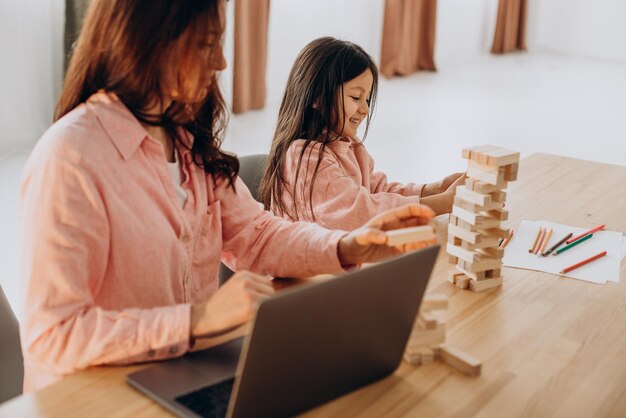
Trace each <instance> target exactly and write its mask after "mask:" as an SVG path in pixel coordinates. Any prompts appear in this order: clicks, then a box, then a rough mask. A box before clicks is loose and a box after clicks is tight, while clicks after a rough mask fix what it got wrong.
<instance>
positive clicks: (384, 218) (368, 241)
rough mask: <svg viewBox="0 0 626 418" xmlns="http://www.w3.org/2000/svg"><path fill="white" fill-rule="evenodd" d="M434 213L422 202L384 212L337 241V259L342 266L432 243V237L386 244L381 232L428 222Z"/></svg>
mask: <svg viewBox="0 0 626 418" xmlns="http://www.w3.org/2000/svg"><path fill="white" fill-rule="evenodd" d="M433 216H435V212H433V210H432V209H430V208H429V207H428V206H424V205H406V206H402V207H399V208H395V209H391V210H388V211H386V212H383V213H381V214H380V215H378V216H375V217H374V218H372V219H371V220H370V221H369V222H368V223H366V224H365V225H363V226H362V227H360V228H358V229H355V230H354V231H352V232H350V233H349V234H347V235H346V236H344V237H343V238H341V240H339V245H338V247H337V253H338V255H339V261H340V262H341V264H342V265H343V266H349V265H358V264H363V263H366V262H372V261H377V260H381V259H383V258H387V257H390V256H392V255H397V254H401V253H403V252H406V251H409V250H413V249H418V248H424V247H427V246H428V245H432V244H435V240H432V241H423V242H418V243H412V244H406V245H401V246H398V247H389V246H387V235H386V234H385V232H384V231H389V230H392V229H398V228H407V227H410V226H418V225H427V224H428V223H429V222H430V220H431V219H432V218H433Z"/></svg>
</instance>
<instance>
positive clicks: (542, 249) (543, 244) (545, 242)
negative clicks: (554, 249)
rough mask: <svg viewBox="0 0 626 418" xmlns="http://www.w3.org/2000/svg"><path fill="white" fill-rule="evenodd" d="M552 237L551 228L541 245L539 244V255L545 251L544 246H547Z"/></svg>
mask: <svg viewBox="0 0 626 418" xmlns="http://www.w3.org/2000/svg"><path fill="white" fill-rule="evenodd" d="M551 236H552V228H550V229H549V230H548V233H547V234H546V236H545V237H544V239H543V243H542V244H541V247H539V254H541V253H543V252H544V251H545V249H546V246H547V245H548V241H550V237H551Z"/></svg>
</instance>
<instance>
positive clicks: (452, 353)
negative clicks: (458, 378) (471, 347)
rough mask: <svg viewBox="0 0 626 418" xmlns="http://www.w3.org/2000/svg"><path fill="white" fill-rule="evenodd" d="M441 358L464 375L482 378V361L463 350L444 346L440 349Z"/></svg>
mask: <svg viewBox="0 0 626 418" xmlns="http://www.w3.org/2000/svg"><path fill="white" fill-rule="evenodd" d="M439 358H440V359H441V360H443V361H444V362H445V363H447V364H449V365H450V366H452V367H454V368H455V369H457V370H458V371H460V372H461V373H463V374H466V375H468V376H480V372H481V368H482V364H481V363H480V360H478V359H476V358H474V357H472V356H470V355H469V354H467V353H464V352H462V351H461V350H457V349H455V348H452V347H450V346H447V345H445V344H444V345H442V346H441V348H440V352H439Z"/></svg>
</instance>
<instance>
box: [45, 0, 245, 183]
mask: <svg viewBox="0 0 626 418" xmlns="http://www.w3.org/2000/svg"><path fill="white" fill-rule="evenodd" d="M209 30H211V31H216V32H218V33H219V34H221V32H222V31H223V28H222V27H221V23H220V20H219V11H218V1H217V0H184V1H171V0H93V1H92V2H91V4H90V6H89V9H88V11H87V16H86V18H85V22H84V24H83V28H82V30H81V33H80V35H79V37H78V40H77V44H76V48H75V50H74V51H73V53H72V57H71V60H70V63H69V66H68V70H67V74H66V76H65V82H64V85H63V90H62V92H61V96H60V98H59V101H58V103H57V108H56V112H55V121H56V120H58V119H59V118H61V117H62V116H64V115H65V114H67V113H68V112H70V111H71V110H72V109H74V108H75V107H76V106H78V105H79V104H81V103H83V102H85V101H86V100H87V99H88V98H89V97H90V96H91V95H92V94H94V93H96V92H97V91H98V90H102V89H103V90H105V91H107V92H110V93H115V94H116V95H117V96H118V97H119V98H120V100H121V101H122V102H123V103H124V104H125V105H126V107H127V108H128V109H129V110H130V111H131V112H132V113H133V114H134V115H135V117H136V118H137V119H138V120H139V121H140V122H142V123H145V124H149V125H155V126H162V127H163V128H164V129H165V131H166V132H167V134H168V135H169V136H170V138H172V140H174V141H178V142H180V143H181V144H183V145H184V146H185V147H187V148H189V146H188V145H187V144H186V142H185V141H183V140H182V139H181V136H180V135H181V132H180V129H179V128H184V129H185V130H187V131H188V132H189V133H191V134H192V135H193V136H194V142H193V145H192V147H191V152H192V155H193V158H194V162H195V163H196V164H198V165H199V166H201V167H203V168H204V170H205V172H207V173H209V174H211V175H212V176H214V177H224V178H226V179H228V181H229V183H230V185H231V186H233V187H234V179H235V177H236V176H237V173H238V171H239V161H238V160H237V158H236V157H235V156H233V155H230V154H227V153H225V152H223V151H221V150H220V145H221V142H222V134H223V132H224V129H225V127H226V123H227V111H226V106H225V104H224V99H223V97H222V95H221V92H220V90H219V86H218V81H217V76H216V75H215V74H214V75H213V79H212V82H211V87H210V89H209V92H208V93H207V96H206V98H205V99H204V100H203V101H202V102H200V103H198V104H195V105H189V104H184V103H181V102H177V101H175V100H174V101H173V102H172V103H171V104H170V106H169V107H168V108H167V109H166V110H165V112H164V113H163V114H162V115H161V116H160V117H156V118H155V117H154V116H151V115H148V114H146V113H145V112H144V111H145V109H148V108H150V107H151V106H154V105H155V104H158V102H159V101H161V102H162V101H163V98H164V97H165V88H167V86H165V85H164V74H163V71H162V68H163V62H164V61H165V60H167V59H168V58H171V57H172V55H171V53H172V51H173V47H174V44H175V42H176V41H177V40H179V39H181V36H183V35H185V36H187V35H189V41H188V44H187V45H186V46H187V48H186V50H185V53H186V55H185V56H180V57H178V58H180V60H179V63H178V64H179V68H177V71H178V73H179V74H178V75H177V77H180V73H181V72H183V71H185V68H184V64H185V63H186V62H189V60H190V59H193V57H192V56H191V54H190V53H189V51H190V49H191V48H192V47H193V45H191V43H192V42H193V41H192V40H191V39H193V36H192V35H193V34H198V33H202V32H201V31H205V32H208V31H209ZM208 70H209V69H207V71H208Z"/></svg>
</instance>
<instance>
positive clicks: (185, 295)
mask: <svg viewBox="0 0 626 418" xmlns="http://www.w3.org/2000/svg"><path fill="white" fill-rule="evenodd" d="M189 140H190V141H191V139H189ZM179 151H180V153H181V156H182V158H181V159H182V162H181V164H182V171H183V183H182V187H183V188H184V189H185V190H186V192H187V201H186V202H185V205H184V206H183V207H181V206H180V203H179V201H178V200H177V196H176V192H175V190H174V185H173V183H172V179H171V178H170V175H169V173H168V167H167V160H166V158H165V154H164V152H163V149H162V146H161V145H160V143H158V142H157V141H156V140H154V139H152V138H150V137H149V136H148V134H147V132H146V131H145V130H144V129H143V127H142V126H141V125H140V124H139V122H138V121H137V120H136V119H135V118H134V117H133V116H132V114H131V113H130V112H129V111H128V109H127V108H126V107H125V106H124V105H123V104H122V102H120V101H119V99H117V97H116V96H115V95H112V94H106V93H103V92H101V93H97V94H95V95H93V96H92V97H91V98H90V99H89V100H88V101H87V102H86V103H84V104H82V105H80V106H78V107H77V108H76V109H74V110H73V111H71V112H70V113H69V114H67V115H66V116H65V117H63V118H62V119H61V120H59V121H58V122H57V123H55V124H54V125H53V126H52V127H51V128H50V129H49V130H48V131H47V132H46V133H45V134H44V136H43V137H42V138H41V140H40V141H39V143H38V144H37V146H36V147H35V150H34V151H33V153H32V155H31V157H30V159H29V161H28V163H27V165H26V168H25V173H24V178H23V183H22V189H21V203H22V212H21V214H22V218H21V221H22V227H23V240H22V242H23V281H24V284H25V292H24V298H25V301H24V305H23V306H24V307H25V312H24V322H23V323H22V327H21V339H22V350H23V354H24V365H25V381H24V388H25V390H27V391H30V390H36V389H39V388H42V387H43V386H45V385H47V384H49V383H51V382H54V381H55V380H57V379H58V378H59V377H60V376H63V375H66V374H69V373H72V372H74V371H76V370H78V369H84V368H86V367H89V366H92V365H100V364H127V363H132V362H140V361H147V360H157V359H164V358H168V357H175V356H180V355H182V354H184V353H185V352H186V351H188V349H189V332H190V306H191V304H193V303H200V302H204V301H206V300H207V299H208V298H209V296H211V295H212V294H213V293H214V292H215V291H216V289H217V288H218V279H217V275H218V268H219V263H220V259H221V260H224V261H225V262H226V263H227V264H228V265H229V266H230V267H231V268H233V269H234V270H242V269H247V270H251V271H254V272H257V273H260V274H268V275H274V276H293V277H299V276H307V275H314V274H319V273H323V272H338V271H340V270H341V266H340V263H339V260H338V258H337V243H338V240H339V239H340V237H341V236H342V235H343V234H344V233H343V232H340V231H328V230H326V229H323V228H320V227H319V226H317V225H313V224H309V223H291V222H287V221H285V220H283V219H281V218H278V217H275V216H272V215H271V214H270V213H269V212H266V211H263V210H262V208H261V206H260V205H259V204H258V203H257V202H256V201H255V200H254V199H253V198H252V196H251V194H250V192H249V191H248V189H247V188H246V186H245V185H244V184H243V182H241V180H239V179H238V180H237V182H236V192H234V191H233V190H232V188H230V187H228V186H227V182H226V181H222V180H218V181H215V180H214V179H213V178H212V177H211V176H209V175H207V174H206V173H205V172H204V170H203V169H202V168H199V167H198V166H196V165H195V164H193V162H192V157H191V154H190V152H189V151H188V150H186V149H185V148H184V147H179Z"/></svg>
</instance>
